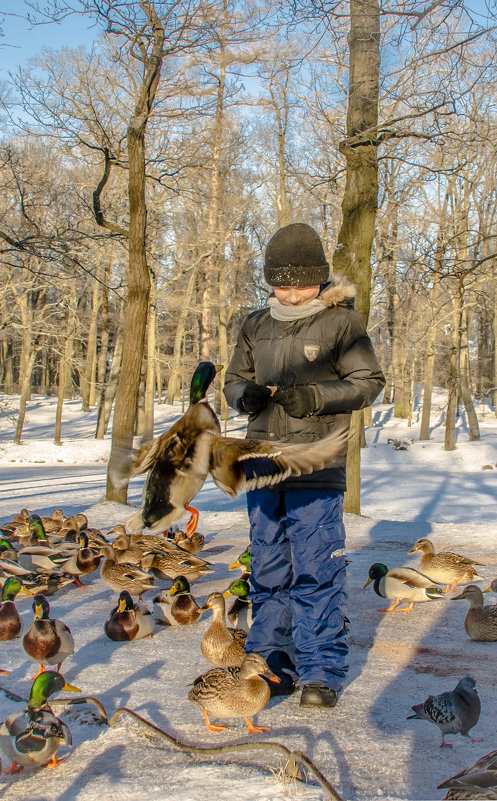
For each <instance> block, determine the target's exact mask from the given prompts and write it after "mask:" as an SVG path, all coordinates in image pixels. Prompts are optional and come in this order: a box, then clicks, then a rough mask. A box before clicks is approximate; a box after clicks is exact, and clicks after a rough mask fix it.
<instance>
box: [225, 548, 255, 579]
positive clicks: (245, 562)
mask: <svg viewBox="0 0 497 801" xmlns="http://www.w3.org/2000/svg"><path fill="white" fill-rule="evenodd" d="M237 568H240V570H241V571H242V575H241V577H240V578H242V579H244V581H247V579H248V576H250V572H251V571H250V548H246V549H245V550H244V551H243V553H241V554H240V556H239V557H238V559H236V561H235V562H233V564H232V565H229V566H228V570H236V569H237Z"/></svg>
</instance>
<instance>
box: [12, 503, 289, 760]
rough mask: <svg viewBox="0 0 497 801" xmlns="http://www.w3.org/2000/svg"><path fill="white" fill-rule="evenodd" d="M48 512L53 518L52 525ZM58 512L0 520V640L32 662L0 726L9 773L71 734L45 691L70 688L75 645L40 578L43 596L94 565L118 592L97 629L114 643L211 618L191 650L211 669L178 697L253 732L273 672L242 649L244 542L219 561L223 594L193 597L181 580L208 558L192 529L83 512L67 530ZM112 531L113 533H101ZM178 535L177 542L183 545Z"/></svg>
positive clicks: (49, 753)
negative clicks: (22, 700)
mask: <svg viewBox="0 0 497 801" xmlns="http://www.w3.org/2000/svg"><path fill="white" fill-rule="evenodd" d="M53 521H57V523H58V526H59V528H58V529H57V528H56V527H55V525H54V524H53ZM65 521H66V518H65V517H64V515H63V513H62V512H61V510H55V516H50V517H47V518H43V517H40V516H39V515H37V514H29V512H27V510H23V511H22V512H21V513H20V515H18V516H16V518H15V519H14V520H13V521H11V522H10V523H6V524H4V525H3V526H2V531H1V536H2V542H3V543H4V547H3V549H2V552H1V555H0V582H1V584H2V590H1V592H2V600H1V603H0V640H3V641H4V642H8V641H11V640H14V639H16V638H18V637H22V648H23V651H24V653H25V655H26V657H28V658H29V659H30V660H32V661H33V662H35V663H36V665H37V668H38V669H37V672H36V673H35V674H34V675H33V676H32V679H33V685H32V688H31V694H30V699H29V702H28V705H27V707H26V709H25V710H24V711H23V712H20V713H16V714H15V715H11V716H9V717H8V718H7V720H6V721H5V723H4V724H3V725H2V727H1V728H0V749H1V750H2V751H3V752H4V754H6V755H7V756H8V757H9V758H10V759H11V761H12V765H11V766H10V768H8V770H7V771H6V772H7V773H16V772H18V771H19V770H20V769H21V768H22V767H23V766H26V767H32V766H34V765H42V764H46V763H47V762H49V764H51V765H55V764H58V762H57V759H56V753H57V751H58V749H59V748H60V747H61V745H63V744H64V743H65V744H70V742H71V738H70V732H69V729H68V728H67V726H66V724H65V723H63V721H61V720H60V719H59V718H57V717H56V716H55V715H54V713H53V711H52V710H51V709H50V706H49V704H48V700H47V699H48V698H49V697H50V695H52V694H54V693H55V692H58V691H60V690H61V689H65V690H71V689H72V690H73V691H75V692H79V690H78V689H77V688H71V686H70V685H68V684H67V683H66V682H65V680H64V678H63V677H62V675H61V673H60V670H61V668H62V665H63V663H64V661H65V660H66V659H67V658H68V657H70V656H71V655H72V654H73V653H74V652H75V643H74V638H73V635H72V633H71V631H70V629H69V627H68V626H67V625H66V624H65V623H64V622H63V621H62V620H59V619H58V618H56V617H53V616H52V614H51V607H50V603H49V601H48V600H47V597H46V595H45V594H43V592H39V590H40V589H42V590H44V589H45V588H46V587H47V585H48V583H49V578H51V579H52V582H51V585H50V589H51V593H50V594H52V595H53V594H54V593H55V592H56V590H57V589H60V588H61V587H64V586H66V585H67V584H68V583H70V582H73V586H74V585H75V586H77V587H87V585H85V584H83V583H82V582H81V577H83V576H88V575H89V574H90V573H92V572H94V571H96V570H97V569H98V568H100V576H101V578H102V580H103V581H104V582H105V583H106V584H107V586H108V587H110V588H111V589H112V590H113V591H115V592H117V593H118V594H119V595H118V600H117V604H116V605H115V606H114V608H112V609H111V610H110V611H109V613H108V617H107V619H106V620H105V622H104V624H103V628H104V632H105V634H106V635H107V637H108V638H109V639H110V640H113V641H115V642H125V641H134V640H139V639H142V638H144V637H151V636H152V635H153V633H154V631H155V629H156V626H157V625H159V626H160V625H164V626H187V625H193V624H195V623H198V621H199V620H200V619H201V617H202V616H203V615H204V614H205V613H206V612H207V611H208V610H211V611H212V621H211V624H210V625H209V627H208V628H207V629H206V631H205V633H204V635H203V637H202V638H201V642H200V649H201V651H202V653H203V654H204V656H205V658H206V659H207V661H208V662H210V663H211V664H212V665H213V666H214V669H213V670H209V671H207V673H205V674H203V675H202V676H199V677H198V678H197V679H196V680H195V682H194V684H193V688H192V689H191V690H190V692H189V694H188V699H189V700H190V701H192V703H194V704H196V705H197V706H199V707H200V708H201V709H202V711H203V713H204V716H205V721H206V724H207V726H208V728H209V729H210V730H211V731H219V730H221V729H222V728H225V727H223V726H221V725H217V726H216V725H214V724H211V722H210V720H209V714H211V715H215V716H217V717H221V718H223V717H243V718H244V719H245V720H246V722H247V729H248V731H249V732H250V733H253V732H257V731H262V729H259V728H257V727H255V726H254V725H253V724H252V722H251V721H250V718H251V717H252V716H253V715H254V714H256V713H257V712H259V711H261V710H262V709H263V708H264V707H265V706H266V704H267V702H268V700H269V697H270V691H269V688H268V684H267V682H266V681H265V680H264V679H263V678H262V676H266V678H267V679H268V680H269V681H277V678H276V677H275V676H274V675H273V674H272V673H271V671H270V670H269V668H268V667H267V665H266V663H265V660H264V659H263V657H261V656H259V655H257V654H245V652H244V644H245V639H246V636H247V631H248V627H249V625H250V622H251V603H250V600H249V598H248V582H247V579H248V577H249V575H250V553H249V551H248V550H247V551H244V552H243V553H242V554H240V557H239V559H238V560H236V562H235V563H233V564H232V565H230V566H229V569H230V570H234V569H236V568H239V569H241V571H242V574H241V578H239V579H235V580H234V581H232V582H231V584H230V585H229V587H228V588H227V589H226V590H225V592H224V593H219V592H214V593H211V594H210V595H209V596H208V597H207V598H206V600H205V602H204V603H203V604H200V603H199V602H198V601H197V599H196V598H195V597H194V595H193V594H192V591H191V587H190V582H193V581H195V580H196V579H198V578H200V577H201V576H203V575H208V574H209V573H210V572H212V565H211V564H209V563H208V562H207V561H206V560H204V559H202V558H201V557H200V556H199V555H198V552H199V550H200V549H201V548H202V547H203V545H204V541H203V537H202V536H201V535H200V534H199V533H198V532H196V533H195V534H194V535H192V536H191V537H190V538H188V540H185V535H184V532H178V531H175V532H172V531H167V532H165V536H160V537H159V536H155V535H143V534H135V535H130V534H128V533H127V532H126V528H125V526H122V525H118V526H115V527H114V528H113V529H112V530H111V531H110V532H108V533H107V535H104V534H102V532H99V531H97V530H96V529H89V528H88V521H87V520H86V519H85V520H82V519H81V520H80V521H79V527H80V528H79V530H77V531H75V530H74V528H72V526H73V525H75V521H71V523H70V525H71V528H67V526H66V525H65ZM49 531H50V532H51V533H49ZM55 532H57V533H55ZM68 532H69V536H68ZM112 534H113V535H114V540H113V541H111V540H110V539H109V536H110V535H112ZM90 542H91V545H90V544H89V543H90ZM36 543H38V544H36ZM185 544H186V545H187V546H188V548H187V549H185V547H183V546H184V545H185ZM25 549H28V555H29V557H30V558H34V559H35V561H33V562H30V563H29V569H28V567H26V564H27V562H26V560H25V559H24V556H23V555H24V554H25ZM45 552H46V553H47V554H48V556H49V558H50V560H51V563H50V564H49V563H48V562H47V561H46V560H45V559H43V558H40V559H39V560H38V561H37V558H38V557H43V556H44V555H45ZM19 568H20V569H19ZM49 571H50V572H49ZM157 578H161V579H162V578H165V579H167V580H169V581H170V582H171V587H170V588H169V589H168V590H165V589H164V590H162V591H161V592H160V593H159V594H158V595H156V596H155V597H154V599H153V607H152V610H149V609H148V608H147V606H146V605H144V604H143V603H141V602H140V601H141V596H142V595H143V594H144V593H146V592H148V591H149V590H151V589H153V588H155V587H156V584H155V581H156V579H157ZM18 595H29V596H31V597H32V598H33V600H32V610H33V621H32V622H31V623H30V625H29V626H27V628H26V630H25V631H24V632H23V630H22V629H23V623H22V620H21V617H20V615H19V612H18V610H17V608H16V597H17V596H18ZM230 597H232V598H233V599H234V600H233V603H232V604H231V606H230V609H229V610H228V613H229V615H230V618H231V619H232V620H233V621H234V624H235V627H234V628H230V627H228V625H227V622H226V607H225V603H226V601H225V599H226V598H230ZM4 672H5V671H4ZM7 672H8V671H7Z"/></svg>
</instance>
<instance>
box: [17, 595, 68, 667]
mask: <svg viewBox="0 0 497 801" xmlns="http://www.w3.org/2000/svg"><path fill="white" fill-rule="evenodd" d="M33 612H34V618H35V619H34V621H33V622H32V623H31V625H30V626H29V628H28V629H27V631H26V633H25V634H24V637H23V638H22V647H23V648H24V653H25V654H26V655H27V656H29V658H30V659H32V660H33V661H34V662H38V665H39V669H38V673H35V675H34V676H33V678H36V676H37V675H38V674H39V673H41V672H42V671H43V670H44V669H45V668H44V665H57V670H60V666H61V665H62V662H63V661H64V660H65V659H67V657H68V656H71V654H73V653H74V638H73V636H72V634H71V630H70V628H69V626H66V624H65V623H63V622H62V620H56V619H53V618H50V604H49V603H48V601H47V599H46V598H45V596H44V595H41V594H38V595H35V597H34V599H33Z"/></svg>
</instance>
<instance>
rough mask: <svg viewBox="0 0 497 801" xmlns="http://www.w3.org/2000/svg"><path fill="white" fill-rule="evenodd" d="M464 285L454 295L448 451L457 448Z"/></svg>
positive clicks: (447, 429) (446, 439)
mask: <svg viewBox="0 0 497 801" xmlns="http://www.w3.org/2000/svg"><path fill="white" fill-rule="evenodd" d="M462 292H463V289H462V285H461V284H459V286H458V287H457V289H456V292H455V294H454V297H453V304H454V309H453V323H452V333H451V343H450V355H449V376H448V381H447V390H448V400H447V415H446V419H445V443H444V449H445V450H446V451H453V450H455V448H456V416H457V396H458V391H459V354H460V348H461V344H460V340H461V310H462Z"/></svg>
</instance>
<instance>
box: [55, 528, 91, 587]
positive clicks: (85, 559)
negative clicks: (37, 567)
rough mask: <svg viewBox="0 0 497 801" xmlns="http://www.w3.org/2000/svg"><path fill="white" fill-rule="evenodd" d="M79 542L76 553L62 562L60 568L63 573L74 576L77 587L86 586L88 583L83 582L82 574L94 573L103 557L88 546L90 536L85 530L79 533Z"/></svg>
mask: <svg viewBox="0 0 497 801" xmlns="http://www.w3.org/2000/svg"><path fill="white" fill-rule="evenodd" d="M78 544H79V548H78V550H77V551H76V553H74V554H73V555H72V556H70V557H69V558H68V559H66V561H64V562H61V564H60V566H59V569H60V572H61V573H68V574H69V575H70V576H74V582H75V584H76V586H77V587H86V584H82V582H81V579H80V576H89V575H90V573H93V571H94V570H96V569H97V568H98V567H99V565H100V559H101V557H100V556H99V555H98V554H95V553H94V551H92V549H91V548H89V547H88V536H87V535H86V534H85V533H84V532H80V533H79V538H78Z"/></svg>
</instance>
